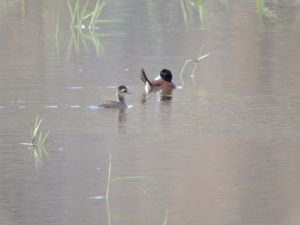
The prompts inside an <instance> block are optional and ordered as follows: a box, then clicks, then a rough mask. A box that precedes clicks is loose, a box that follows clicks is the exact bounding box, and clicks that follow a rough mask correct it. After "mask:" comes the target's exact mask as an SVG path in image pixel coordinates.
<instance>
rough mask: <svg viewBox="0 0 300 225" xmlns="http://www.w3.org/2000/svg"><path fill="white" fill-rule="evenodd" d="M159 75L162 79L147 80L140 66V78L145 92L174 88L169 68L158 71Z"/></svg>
mask: <svg viewBox="0 0 300 225" xmlns="http://www.w3.org/2000/svg"><path fill="white" fill-rule="evenodd" d="M160 76H161V78H162V79H160V80H151V81H150V80H149V79H148V77H147V75H146V72H145V70H144V69H143V68H142V69H141V72H140V78H141V80H142V81H143V82H144V84H145V90H146V92H149V91H156V90H160V89H163V90H170V89H173V88H176V85H175V84H174V83H172V73H171V71H170V70H167V69H163V70H162V71H161V72H160Z"/></svg>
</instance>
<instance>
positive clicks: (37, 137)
mask: <svg viewBox="0 0 300 225" xmlns="http://www.w3.org/2000/svg"><path fill="white" fill-rule="evenodd" d="M42 122H43V119H42V118H39V116H38V115H37V116H36V119H35V123H34V126H33V128H29V131H30V136H31V143H32V145H35V146H43V145H44V143H45V141H46V139H47V137H48V135H49V131H47V132H46V133H45V134H44V129H41V124H42Z"/></svg>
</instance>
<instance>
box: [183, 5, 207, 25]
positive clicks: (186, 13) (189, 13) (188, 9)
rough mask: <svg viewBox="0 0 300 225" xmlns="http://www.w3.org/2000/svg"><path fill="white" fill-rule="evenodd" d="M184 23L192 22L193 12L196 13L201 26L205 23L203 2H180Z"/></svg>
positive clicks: (205, 13) (205, 12)
mask: <svg viewBox="0 0 300 225" xmlns="http://www.w3.org/2000/svg"><path fill="white" fill-rule="evenodd" d="M180 6H181V9H182V12H183V17H184V21H185V22H193V17H194V11H197V13H198V16H199V19H200V22H201V24H205V23H206V22H207V9H206V7H205V5H204V2H203V0H180Z"/></svg>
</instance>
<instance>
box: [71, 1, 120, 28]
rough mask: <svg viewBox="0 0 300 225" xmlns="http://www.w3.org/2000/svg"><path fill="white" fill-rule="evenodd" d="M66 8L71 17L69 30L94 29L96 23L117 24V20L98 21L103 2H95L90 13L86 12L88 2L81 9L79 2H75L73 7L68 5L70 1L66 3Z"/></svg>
mask: <svg viewBox="0 0 300 225" xmlns="http://www.w3.org/2000/svg"><path fill="white" fill-rule="evenodd" d="M67 3H68V8H69V12H70V16H71V23H70V27H71V28H74V27H75V28H78V29H85V28H86V27H87V28H89V29H95V25H96V24H97V23H110V22H119V21H120V20H117V19H112V20H109V19H100V15H101V13H102V10H103V8H104V6H105V4H106V3H105V2H104V0H97V1H96V3H95V5H94V6H93V7H92V8H93V9H92V11H91V12H88V10H87V9H88V7H89V1H86V3H85V4H84V6H83V7H81V6H80V1H79V0H77V1H76V2H75V4H74V5H72V4H71V3H70V0H68V1H67Z"/></svg>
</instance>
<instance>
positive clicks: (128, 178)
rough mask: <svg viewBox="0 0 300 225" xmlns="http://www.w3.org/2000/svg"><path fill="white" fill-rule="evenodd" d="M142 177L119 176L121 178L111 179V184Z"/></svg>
mask: <svg viewBox="0 0 300 225" xmlns="http://www.w3.org/2000/svg"><path fill="white" fill-rule="evenodd" d="M141 178H143V176H121V177H115V178H113V179H111V182H113V181H120V180H133V179H141Z"/></svg>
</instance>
